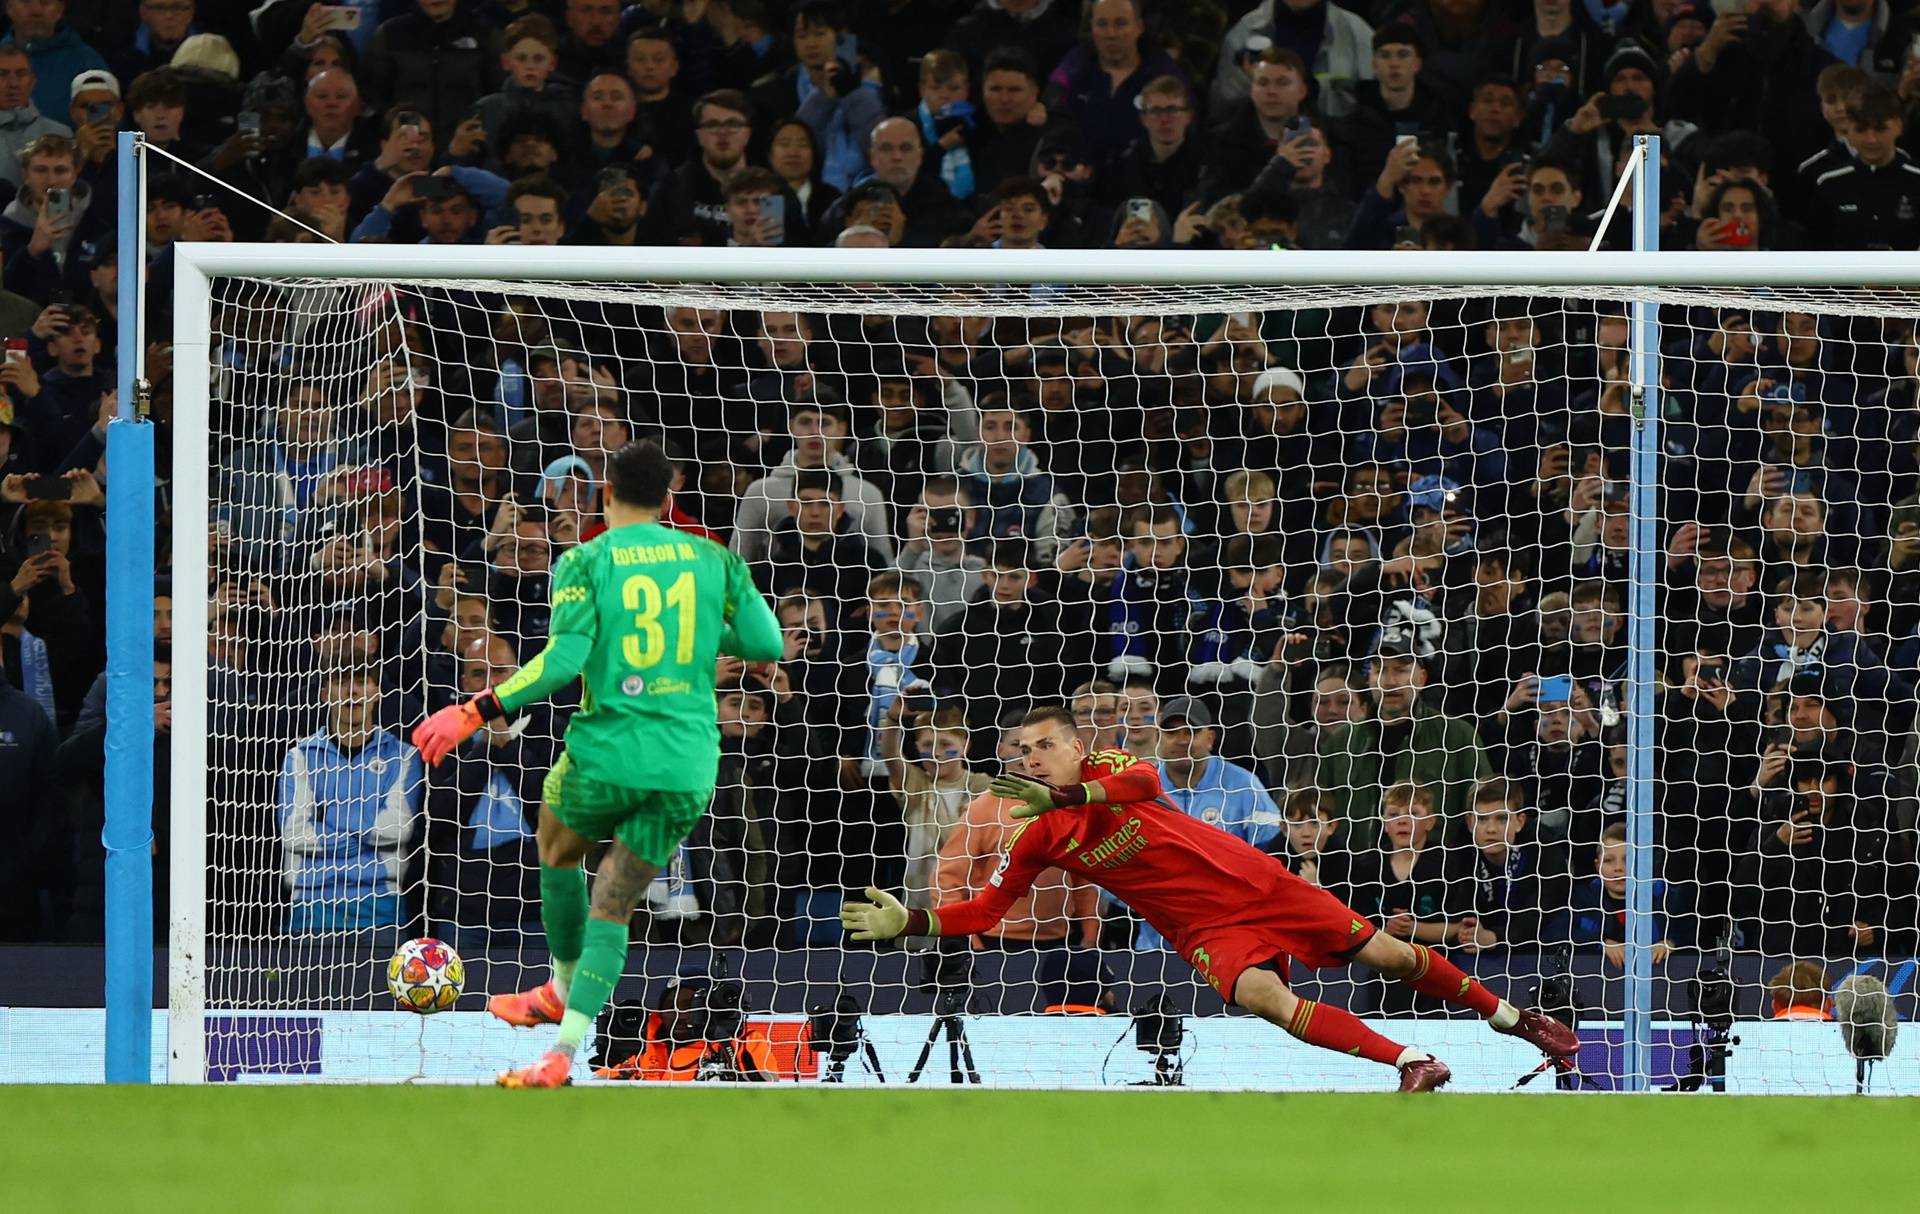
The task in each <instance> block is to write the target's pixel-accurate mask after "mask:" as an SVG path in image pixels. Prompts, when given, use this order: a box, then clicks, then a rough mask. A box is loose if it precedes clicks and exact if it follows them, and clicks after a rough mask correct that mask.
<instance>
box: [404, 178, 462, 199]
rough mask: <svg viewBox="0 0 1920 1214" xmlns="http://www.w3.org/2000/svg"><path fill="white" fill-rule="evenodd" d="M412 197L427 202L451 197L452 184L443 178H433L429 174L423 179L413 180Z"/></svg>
mask: <svg viewBox="0 0 1920 1214" xmlns="http://www.w3.org/2000/svg"><path fill="white" fill-rule="evenodd" d="M413 196H414V197H415V198H418V199H421V200H422V201H428V200H432V199H439V198H450V197H452V196H453V183H452V182H451V181H448V180H447V179H446V178H445V177H435V176H434V175H433V174H431V173H429V174H427V175H426V176H425V177H415V178H414V179H413Z"/></svg>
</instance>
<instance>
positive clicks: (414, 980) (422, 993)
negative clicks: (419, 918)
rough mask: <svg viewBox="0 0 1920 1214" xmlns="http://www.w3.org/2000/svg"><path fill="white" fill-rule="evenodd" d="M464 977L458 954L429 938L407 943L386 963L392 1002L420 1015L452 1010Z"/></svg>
mask: <svg viewBox="0 0 1920 1214" xmlns="http://www.w3.org/2000/svg"><path fill="white" fill-rule="evenodd" d="M466 978H467V973H466V966H465V965H464V964H463V963H462V962H461V960H460V954H458V953H456V952H454V951H453V949H452V947H451V946H449V945H447V944H445V943H443V942H441V941H439V940H435V939H434V938H433V937H431V936H422V937H421V938H420V939H418V940H409V941H407V942H406V943H405V944H403V945H401V946H400V947H399V949H398V950H397V951H395V953H394V954H393V957H392V958H391V959H390V960H388V962H387V989H388V990H390V991H392V992H393V1000H394V1002H395V1003H398V1004H399V1005H400V1006H401V1007H402V1008H405V1009H406V1010H407V1011H409V1012H418V1013H419V1014H420V1015H422V1016H426V1015H430V1014H432V1013H434V1012H444V1011H446V1010H447V1009H448V1008H450V1007H452V1006H453V1004H454V1001H455V1000H457V999H459V998H460V988H461V986H462V985H464V984H465V982H466Z"/></svg>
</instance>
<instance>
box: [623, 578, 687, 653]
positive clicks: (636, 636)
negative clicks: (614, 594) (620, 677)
mask: <svg viewBox="0 0 1920 1214" xmlns="http://www.w3.org/2000/svg"><path fill="white" fill-rule="evenodd" d="M620 601H621V605H622V606H624V607H625V608H626V609H627V610H628V611H631V612H633V613H634V616H633V626H634V628H635V629H636V630H637V631H636V632H632V633H628V634H627V636H626V637H625V638H623V639H622V641H621V645H620V652H621V655H622V656H623V657H625V658H626V660H627V665H629V666H632V667H633V668H634V669H635V670H645V669H647V668H648V667H650V666H653V665H655V664H657V663H658V662H659V661H660V659H661V658H663V657H665V656H666V652H667V629H666V626H665V625H664V624H663V623H661V621H660V612H661V609H662V608H663V607H664V608H666V609H667V610H670V611H672V612H674V613H676V614H677V616H678V619H676V620H675V627H674V630H673V631H674V646H673V660H674V661H676V662H678V663H680V664H681V665H683V666H685V665H687V664H689V663H691V662H692V661H693V631H694V625H695V624H696V622H697V617H696V616H695V614H694V600H693V571H692V570H691V569H688V570H684V571H682V572H681V574H680V576H679V577H677V578H674V579H673V584H672V585H671V586H668V587H667V590H666V593H665V594H662V593H661V592H660V583H659V582H657V581H655V580H654V579H653V578H652V577H651V576H649V575H648V574H644V573H636V574H633V575H631V576H629V577H628V578H627V580H626V581H625V582H624V583H622V585H621V587H620Z"/></svg>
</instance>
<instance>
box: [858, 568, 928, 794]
mask: <svg viewBox="0 0 1920 1214" xmlns="http://www.w3.org/2000/svg"><path fill="white" fill-rule="evenodd" d="M927 614H928V612H927V603H926V596H925V595H924V594H923V593H921V590H920V583H918V582H916V581H914V580H913V579H912V578H910V577H908V576H907V575H906V574H904V573H898V572H895V571H893V570H887V571H886V572H883V573H879V574H876V575H874V577H873V579H872V580H871V581H869V582H868V583H867V660H866V666H867V738H866V742H865V747H864V750H865V755H866V759H867V768H866V770H867V774H868V775H869V776H876V775H880V774H882V771H881V770H880V768H881V764H880V762H879V759H880V750H879V745H880V737H879V735H880V729H881V724H882V722H883V721H884V720H885V719H886V714H887V710H888V709H890V708H892V707H893V705H894V701H896V700H899V699H901V698H903V697H904V698H906V699H907V701H908V703H907V705H906V711H909V712H922V711H927V709H928V707H929V706H930V702H931V700H932V692H933V685H932V683H931V681H930V680H929V678H928V676H929V675H930V674H931V670H929V669H927V667H928V666H929V665H930V663H929V662H928V661H927V655H926V654H925V652H924V651H925V648H926V642H925V640H924V639H923V638H922V637H921V635H920V630H921V627H922V625H923V624H924V623H925V622H926V617H927Z"/></svg>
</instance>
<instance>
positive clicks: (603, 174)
mask: <svg viewBox="0 0 1920 1214" xmlns="http://www.w3.org/2000/svg"><path fill="white" fill-rule="evenodd" d="M593 180H594V187H595V188H596V189H597V190H598V191H599V192H600V193H602V194H604V193H606V192H607V191H608V190H618V189H623V188H625V187H626V186H629V185H631V184H633V178H632V177H631V176H630V175H628V173H627V171H626V170H625V169H621V168H608V169H601V170H600V174H599V176H597V177H595V178H594V179H593Z"/></svg>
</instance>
